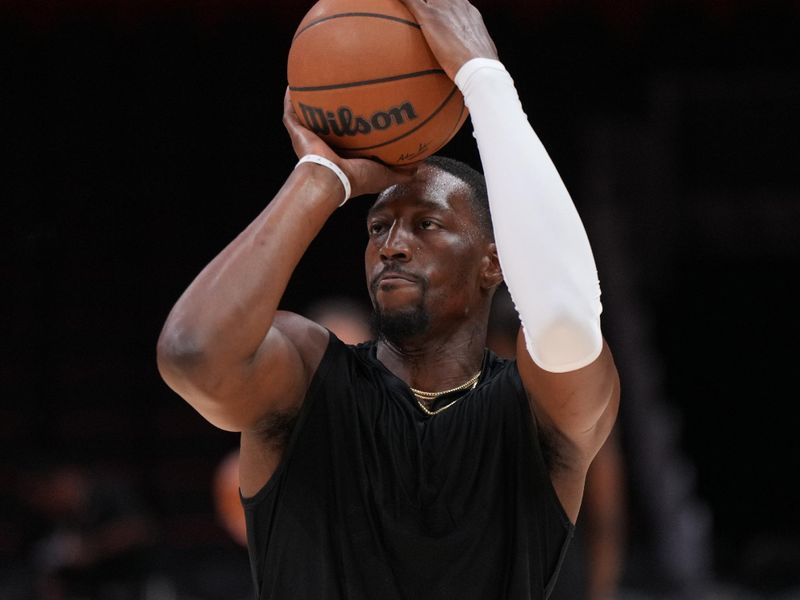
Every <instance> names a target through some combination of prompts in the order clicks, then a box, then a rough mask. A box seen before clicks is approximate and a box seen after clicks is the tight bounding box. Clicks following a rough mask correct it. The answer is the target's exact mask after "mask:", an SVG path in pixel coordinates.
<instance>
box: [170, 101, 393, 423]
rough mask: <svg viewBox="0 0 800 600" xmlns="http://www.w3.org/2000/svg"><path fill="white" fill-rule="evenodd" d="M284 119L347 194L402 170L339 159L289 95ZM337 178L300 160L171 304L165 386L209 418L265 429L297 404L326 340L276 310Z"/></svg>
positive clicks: (336, 200) (329, 205)
mask: <svg viewBox="0 0 800 600" xmlns="http://www.w3.org/2000/svg"><path fill="white" fill-rule="evenodd" d="M284 124H285V126H286V128H287V130H288V132H289V135H290V137H291V140H292V145H293V147H294V150H295V152H296V153H297V155H298V156H304V155H307V154H317V155H321V156H323V157H326V158H328V159H329V160H331V161H333V162H334V163H336V164H338V166H339V167H340V168H341V169H342V170H343V171H344V173H345V174H346V176H347V177H348V179H349V181H350V183H351V185H352V195H353V196H357V195H361V194H365V193H373V192H377V191H380V190H382V189H384V188H385V187H388V186H389V185H391V184H393V183H397V182H399V181H403V180H405V179H406V178H407V176H408V175H407V174H400V173H398V172H395V171H392V170H390V169H387V168H385V167H383V166H381V165H379V164H377V163H374V162H372V161H367V160H342V159H340V158H339V157H338V156H336V154H334V153H333V152H332V151H331V150H330V149H329V148H328V147H327V146H326V145H325V144H324V143H323V142H322V141H321V140H320V139H319V138H318V137H316V136H315V135H314V134H312V133H311V132H310V131H309V130H307V129H305V128H304V127H302V126H301V125H300V123H299V121H298V120H297V118H296V116H295V114H294V112H293V111H292V108H291V104H290V103H289V102H288V95H287V100H286V102H285V104H284ZM343 197H344V191H343V185H342V182H341V181H340V180H339V178H338V177H337V175H336V174H335V173H334V172H333V171H332V170H331V169H329V168H327V167H325V166H321V165H319V164H315V163H303V164H301V165H299V166H298V168H296V169H295V170H294V171H293V172H292V173H291V174H290V175H289V178H288V179H287V181H286V183H285V184H284V185H283V187H282V188H281V189H280V191H279V192H278V194H277V195H276V196H275V198H274V199H273V200H272V201H271V202H270V203H269V205H268V206H267V207H266V209H264V211H263V212H262V213H261V214H259V215H258V217H256V219H255V220H254V221H253V222H252V223H251V224H250V225H249V226H248V227H247V228H246V229H245V230H244V231H243V232H242V233H240V234H239V235H238V236H237V237H236V239H234V240H233V241H232V242H231V243H230V244H229V245H228V246H227V247H226V248H225V249H224V250H222V252H220V254H219V255H218V256H217V257H216V258H214V259H213V260H212V261H211V262H210V263H209V264H208V265H207V266H206V267H205V268H204V269H203V270H202V272H201V273H200V274H199V275H198V276H197V278H196V279H195V280H194V281H193V282H192V283H191V285H190V286H189V287H188V289H187V290H186V291H185V292H184V293H183V295H182V296H181V297H180V299H179V300H178V302H177V303H176V304H175V306H174V308H173V309H172V311H171V312H170V314H169V316H168V318H167V320H166V323H165V324H164V327H163V330H162V332H161V336H160V338H159V341H158V367H159V370H160V372H161V375H162V377H163V378H164V380H165V381H166V382H167V384H168V385H169V386H170V387H172V388H173V389H174V390H175V391H176V392H177V393H178V394H180V395H181V396H182V397H183V398H184V399H185V400H186V401H188V402H189V403H190V404H191V405H192V406H193V407H194V408H196V409H197V410H198V411H199V412H200V413H201V414H202V415H203V416H204V417H205V418H206V419H207V420H209V421H210V422H211V423H213V424H214V425H216V426H218V427H220V428H222V429H226V430H230V431H249V430H254V429H258V428H260V427H263V424H264V420H265V419H267V418H269V417H270V415H275V414H285V413H287V412H291V411H293V410H296V408H297V407H298V406H299V404H300V402H301V401H302V398H303V396H304V394H305V391H306V389H307V387H308V383H309V381H310V378H311V376H312V375H313V372H314V370H315V369H316V366H317V364H318V362H319V360H320V359H321V356H322V353H323V352H324V349H325V345H326V343H327V339H328V337H327V332H326V330H324V329H323V328H321V327H319V326H317V325H315V324H314V323H312V322H311V321H308V320H306V319H304V318H302V317H300V316H298V315H294V314H290V313H285V312H279V311H278V310H277V309H278V304H279V302H280V299H281V297H282V295H283V293H284V290H285V288H286V285H287V284H288V282H289V279H290V277H291V275H292V272H293V271H294V269H295V267H296V266H297V264H298V262H299V261H300V259H301V257H302V256H303V254H304V253H305V251H306V249H307V248H308V246H309V245H310V243H311V241H312V240H313V239H314V237H315V236H316V235H317V233H318V232H319V231H320V229H321V228H322V226H323V225H324V223H325V222H326V220H327V219H328V217H329V216H330V215H331V214H332V213H333V211H334V210H336V208H337V207H338V206H339V205H340V204H341V203H342V200H343Z"/></svg>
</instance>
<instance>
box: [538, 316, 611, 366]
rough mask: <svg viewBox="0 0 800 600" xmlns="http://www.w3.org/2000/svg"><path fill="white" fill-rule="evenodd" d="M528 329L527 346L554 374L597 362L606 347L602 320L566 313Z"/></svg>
mask: <svg viewBox="0 0 800 600" xmlns="http://www.w3.org/2000/svg"><path fill="white" fill-rule="evenodd" d="M543 325H544V326H543V327H541V328H540V329H539V330H538V331H536V332H531V333H530V334H529V332H528V330H527V329H526V330H525V345H526V346H527V349H528V352H529V354H530V355H531V358H532V359H533V360H534V362H535V363H536V364H537V365H539V366H540V367H541V368H542V369H544V370H546V371H550V372H552V373H566V372H568V371H575V370H577V369H580V368H583V367H585V366H587V365H589V364H591V363H592V362H594V361H595V360H596V359H597V357H598V356H600V353H601V351H602V350H603V335H602V332H601V330H600V322H599V319H591V320H578V319H575V318H570V317H569V316H566V315H561V316H560V317H557V318H554V319H552V320H550V321H549V322H547V323H544V324H543Z"/></svg>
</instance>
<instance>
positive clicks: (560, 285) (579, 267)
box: [404, 0, 619, 520]
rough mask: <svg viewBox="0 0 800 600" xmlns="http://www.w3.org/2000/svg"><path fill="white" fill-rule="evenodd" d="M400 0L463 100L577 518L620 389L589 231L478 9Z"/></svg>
mask: <svg viewBox="0 0 800 600" xmlns="http://www.w3.org/2000/svg"><path fill="white" fill-rule="evenodd" d="M404 2H405V4H406V5H407V6H408V7H409V9H411V10H412V12H413V13H414V14H415V16H416V18H417V19H418V21H419V22H420V24H421V25H422V31H423V33H424V34H425V38H426V40H427V41H428V43H429V45H430V46H431V49H432V50H433V52H434V54H435V55H436V57H437V58H438V59H439V60H440V62H441V64H442V67H443V68H444V69H445V71H446V72H447V73H448V74H449V75H450V76H451V77H453V79H454V80H455V81H456V83H457V84H458V85H459V88H460V89H461V91H462V92H463V93H464V98H465V102H466V104H467V106H468V108H469V110H470V116H471V120H472V124H473V127H474V130H475V137H476V139H477V142H478V148H479V151H480V155H481V162H482V164H483V169H484V174H485V176H486V183H487V188H488V191H489V202H490V207H491V212H492V219H493V221H494V226H495V237H496V242H497V249H498V256H499V258H500V263H501V266H502V268H503V273H504V276H505V279H506V283H507V284H508V288H509V291H510V293H511V296H512V299H513V300H514V304H515V305H516V307H517V310H518V312H519V313H520V317H521V321H522V324H523V327H524V330H523V331H522V332H521V333H520V336H519V341H518V345H517V357H518V365H519V370H520V375H521V377H522V380H523V383H524V385H525V388H526V390H527V392H528V395H529V397H530V399H531V405H532V409H533V411H534V413H535V415H536V418H537V422H538V424H539V427H540V428H541V429H542V430H543V431H544V433H545V434H546V438H547V439H549V440H550V442H551V444H552V445H553V446H554V450H555V452H556V454H555V458H556V463H555V464H554V465H553V468H552V469H551V477H552V479H553V483H554V486H555V488H556V491H557V492H558V495H559V497H560V499H561V501H562V504H563V505H564V508H565V509H566V511H567V513H568V514H569V515H570V517H571V518H572V519H573V520H575V519H576V518H577V514H578V510H579V507H580V502H581V497H582V494H583V485H584V480H585V475H586V471H587V469H588V467H589V464H590V463H591V461H592V459H593V458H594V456H595V454H596V453H597V451H598V449H599V448H600V446H601V445H602V443H603V441H604V440H605V439H606V437H607V436H608V433H609V431H610V430H611V427H612V425H613V423H614V420H615V418H616V411H617V403H618V398H619V392H618V380H617V375H616V368H615V367H614V362H613V359H612V357H611V353H610V351H609V349H608V347H607V345H606V344H605V343H604V341H603V338H602V334H601V332H600V303H599V293H600V290H599V286H598V282H597V273H596V269H595V266H594V259H593V257H592V253H591V248H590V246H589V241H588V239H587V237H586V233H585V231H584V229H583V225H582V224H581V222H580V218H579V217H578V214H577V211H576V210H575V207H574V205H573V204H572V200H571V198H570V196H569V194H568V192H567V190H566V188H565V186H564V184H563V182H562V181H561V178H560V177H559V175H558V172H557V171H556V169H555V166H554V165H553V163H552V161H551V160H550V158H549V156H548V155H547V152H546V151H545V149H544V147H543V146H542V144H541V142H540V140H539V139H538V137H537V136H536V134H535V132H534V131H533V129H532V128H531V126H530V124H529V123H528V120H527V116H526V115H525V113H524V112H523V110H522V106H521V104H520V102H519V98H518V97H517V93H516V89H515V88H514V85H513V81H512V79H511V77H510V75H509V74H508V73H507V72H506V71H505V69H504V68H503V67H502V65H501V64H500V63H499V62H497V60H496V58H497V55H496V51H495V49H494V45H493V43H492V42H491V39H490V38H489V35H488V32H486V29H485V26H484V24H483V20H482V19H481V17H480V14H479V13H478V12H477V10H476V9H475V8H474V7H473V6H471V5H470V4H469V2H467V1H466V0H428V1H427V2H423V1H422V0H404ZM475 59H477V60H475Z"/></svg>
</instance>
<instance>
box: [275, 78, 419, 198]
mask: <svg viewBox="0 0 800 600" xmlns="http://www.w3.org/2000/svg"><path fill="white" fill-rule="evenodd" d="M283 124H284V126H285V127H286V131H288V132H289V137H290V138H291V140H292V147H293V148H294V151H295V154H297V157H298V158H301V157H303V156H305V155H306V154H318V155H320V156H324V157H325V158H327V159H328V160H330V161H333V162H334V163H336V164H337V165H338V166H339V168H340V169H341V170H342V171H344V172H345V174H346V175H347V178H348V179H349V180H350V186H351V187H352V191H351V193H350V196H351V197H356V196H361V195H363V194H377V193H379V192H382V191H383V190H385V189H387V188H389V187H391V186H393V185H396V184H398V183H406V182H408V181H410V180H411V178H412V177H413V176H414V174H415V173H416V172H417V166H416V165H408V166H402V167H387V166H385V165H382V164H381V163H379V162H377V161H374V160H369V159H366V158H351V159H345V158H342V157H341V156H339V155H338V154H336V153H335V152H334V151H333V150H331V148H330V146H328V144H326V143H325V142H324V141H323V140H322V138H320V137H319V136H318V135H316V134H315V133H314V132H313V131H311V130H310V129H308V128H307V127H305V126H304V125H303V124H302V123H301V122H300V119H298V118H297V114H296V113H295V111H294V107H293V106H292V102H291V100H290V99H289V88H288V87H287V88H286V95H285V97H284V99H283Z"/></svg>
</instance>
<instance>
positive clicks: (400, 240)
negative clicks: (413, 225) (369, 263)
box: [380, 221, 411, 262]
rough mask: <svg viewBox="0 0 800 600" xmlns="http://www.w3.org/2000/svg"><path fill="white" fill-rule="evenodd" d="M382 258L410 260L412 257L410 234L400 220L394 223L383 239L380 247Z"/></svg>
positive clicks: (385, 259)
mask: <svg viewBox="0 0 800 600" xmlns="http://www.w3.org/2000/svg"><path fill="white" fill-rule="evenodd" d="M380 255H381V259H382V260H384V261H387V260H396V261H401V262H408V260H410V259H411V245H410V244H409V235H408V232H407V231H405V229H404V227H403V226H402V225H401V223H400V222H399V221H395V222H394V223H393V224H392V228H391V229H390V230H389V233H388V234H387V235H386V237H385V238H384V239H383V244H382V245H381V247H380Z"/></svg>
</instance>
